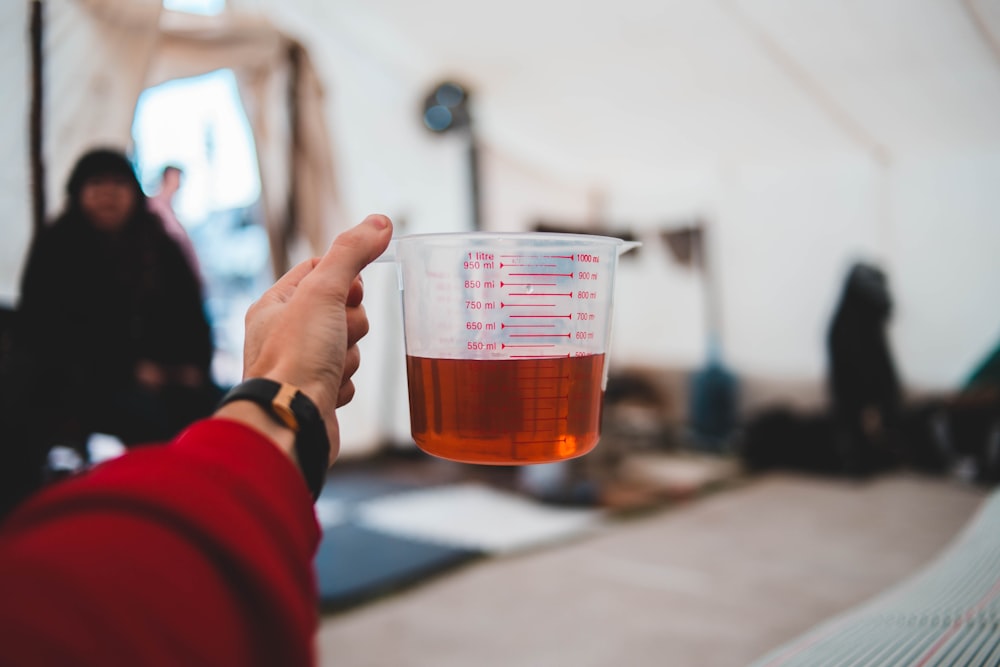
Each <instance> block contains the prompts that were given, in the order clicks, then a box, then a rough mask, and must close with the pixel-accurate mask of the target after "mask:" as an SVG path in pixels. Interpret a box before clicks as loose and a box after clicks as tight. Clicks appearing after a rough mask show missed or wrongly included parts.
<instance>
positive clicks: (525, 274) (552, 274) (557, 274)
mask: <svg viewBox="0 0 1000 667" xmlns="http://www.w3.org/2000/svg"><path fill="white" fill-rule="evenodd" d="M510 275H512V276H521V277H522V278H527V277H530V276H550V277H551V276H555V277H559V276H562V277H563V278H572V277H573V274H572V273H511V274H510Z"/></svg>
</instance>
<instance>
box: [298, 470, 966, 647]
mask: <svg viewBox="0 0 1000 667" xmlns="http://www.w3.org/2000/svg"><path fill="white" fill-rule="evenodd" d="M984 495H985V492H984V491H983V490H982V489H976V488H970V487H965V486H960V485H958V484H957V483H954V482H951V481H947V480H940V479H926V478H921V477H917V476H911V475H893V476H887V477H883V478H880V479H876V480H873V481H870V482H864V483H852V482H845V481H835V480H826V479H817V478H808V477H799V476H791V475H772V476H766V477H761V478H757V479H755V480H753V481H750V482H748V483H746V484H744V485H741V486H739V487H737V488H730V489H728V490H725V491H721V492H718V493H715V494H712V495H709V496H707V497H703V498H701V499H698V500H693V501H690V502H688V503H687V504H684V505H673V506H672V507H669V508H665V509H663V510H662V511H658V512H655V513H650V514H646V515H644V516H642V517H638V518H631V519H624V520H619V521H615V522H614V523H612V524H611V525H610V526H609V527H608V528H607V529H606V530H604V531H602V532H600V533H598V534H597V535H592V536H590V537H588V538H586V539H584V540H581V541H578V542H574V543H570V544H563V545H560V546H557V547H552V548H548V549H545V550H541V551H537V552H534V553H529V554H521V555H518V556H512V557H507V558H493V559H488V560H483V561H478V562H475V563H473V564H472V565H469V566H467V567H465V568H463V569H461V570H458V571H455V572H453V573H451V574H449V575H446V576H443V577H441V578H438V579H435V580H433V581H431V582H429V583H427V584H424V585H421V586H419V587H416V588H413V589H411V590H408V591H405V592H402V593H399V594H397V595H394V596H391V597H387V598H384V599H381V600H378V601H375V602H373V603H371V604H369V605H366V606H364V607H361V608H359V609H355V610H352V611H350V612H345V613H343V614H340V615H334V616H329V617H325V618H324V619H323V621H322V624H321V629H320V634H319V638H318V642H319V652H320V657H321V664H323V665H337V666H338V667H424V666H426V667H432V666H433V667H472V666H476V667H492V666H497V667H499V666H503V667H509V666H513V665H516V666H518V667H549V666H552V667H563V666H565V667H570V666H572V667H609V666H615V667H618V666H621V667H644V666H646V665H649V666H654V665H655V666H657V667H662V666H680V667H731V666H739V665H745V664H747V663H748V662H750V661H752V660H753V659H755V658H757V657H760V656H761V655H762V654H764V653H766V652H767V651H768V650H769V649H771V648H773V647H774V646H776V645H778V644H780V643H782V642H784V641H786V640H788V639H790V638H792V637H794V636H796V635H797V634H799V633H800V632H802V631H804V630H806V629H807V628H809V627H811V626H813V625H814V624H816V623H817V622H819V621H821V620H823V619H825V618H827V617H828V616H830V615H831V614H833V613H835V612H837V611H839V610H842V609H845V608H847V607H850V606H851V605H854V604H856V603H858V602H861V601H863V600H865V599H867V598H869V597H871V596H872V595H874V594H876V593H879V592H880V591H882V590H884V589H885V588H886V587H888V586H890V585H892V584H893V583H895V582H897V581H899V580H901V579H902V578H904V577H906V576H907V575H908V574H911V573H913V572H914V571H915V570H917V569H919V568H920V567H921V566H922V565H924V564H926V563H928V562H929V561H930V560H931V559H932V558H933V557H934V556H935V554H936V553H938V551H939V550H941V548H942V547H944V546H945V545H946V544H947V543H948V541H949V540H950V539H951V538H952V537H953V536H954V535H955V534H956V533H957V532H958V531H959V530H960V529H961V527H962V526H963V525H964V523H965V522H966V521H967V520H968V519H969V518H970V517H971V515H972V514H973V513H974V511H975V509H976V507H977V506H978V504H979V502H980V501H981V499H982V498H983V497H984Z"/></svg>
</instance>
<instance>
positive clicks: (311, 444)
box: [219, 378, 330, 501]
mask: <svg viewBox="0 0 1000 667" xmlns="http://www.w3.org/2000/svg"><path fill="white" fill-rule="evenodd" d="M233 401H251V402H253V403H256V404H257V405H259V406H261V407H262V408H263V409H264V411H265V412H267V414H269V415H270V416H271V418H272V419H274V420H275V421H276V422H277V423H279V424H281V425H282V426H285V427H287V428H289V429H290V430H291V431H293V432H294V433H295V458H296V460H297V461H298V464H299V470H301V471H302V476H303V477H305V480H306V485H307V486H308V487H309V492H310V493H311V494H312V497H313V500H314V501H315V500H316V499H317V498H319V494H320V492H321V491H322V490H323V483H324V482H325V481H326V472H327V468H328V467H329V465H330V440H329V438H328V437H327V435H326V424H325V423H324V422H323V418H322V416H321V415H320V413H319V410H318V409H317V408H316V404H315V403H313V402H312V401H311V400H310V399H309V397H308V396H306V395H305V394H303V393H302V392H301V391H300V390H299V389H298V388H297V387H296V386H295V385H291V384H288V383H282V382H276V381H274V380H268V379H266V378H252V379H249V380H245V381H243V382H241V383H240V384H238V385H236V386H235V387H233V388H232V389H230V390H229V391H228V392H226V395H225V396H223V397H222V400H221V401H220V402H219V407H222V406H223V405H226V404H227V403H232V402H233Z"/></svg>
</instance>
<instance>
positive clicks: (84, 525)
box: [0, 419, 320, 667]
mask: <svg viewBox="0 0 1000 667" xmlns="http://www.w3.org/2000/svg"><path fill="white" fill-rule="evenodd" d="M319 535H320V533H319V526H318V525H317V523H316V518H315V514H314V513H313V508H312V499H311V497H310V495H309V492H308V490H307V489H306V486H305V483H304V481H303V479H302V475H301V474H300V473H299V472H298V470H296V468H295V467H294V464H293V463H292V462H291V461H290V459H289V458H288V457H287V456H285V455H284V454H283V453H282V452H280V451H279V450H278V449H277V448H276V447H275V446H274V444H272V443H271V442H270V441H268V440H267V439H266V438H264V437H263V436H262V435H260V434H259V433H258V432H256V431H254V430H253V429H250V428H248V427H246V426H244V425H242V424H239V423H237V422H234V421H228V420H224V419H209V420H205V421H202V422H199V423H197V424H195V425H194V426H192V427H191V428H189V429H188V430H187V431H185V432H184V433H183V434H182V435H180V436H179V437H178V438H177V439H176V440H175V441H174V442H173V443H171V444H169V445H165V446H154V447H147V448H142V449H138V450H135V451H133V452H131V453H129V454H128V455H126V456H124V457H121V458H119V459H116V460H113V461H109V462H107V463H105V464H103V465H100V466H97V467H96V468H95V469H94V470H92V471H91V472H89V473H87V474H85V475H81V476H80V477H78V478H75V479H72V480H68V481H65V482H62V483H60V484H57V485H55V486H54V487H52V488H51V489H49V490H48V491H46V492H44V493H42V494H39V496H37V497H36V498H34V499H32V500H31V501H29V502H28V503H26V505H25V506H24V507H22V508H21V509H19V510H18V511H17V512H15V513H14V515H12V516H11V517H10V519H9V520H8V521H7V523H6V524H5V525H4V527H3V530H2V531H0V664H2V665H4V666H6V667H21V666H29V665H30V666H31V667H40V666H46V665H59V666H63V665H76V666H88V665H95V666H96V665H101V666H102V667H108V666H109V665H129V666H130V667H131V666H136V665H143V666H154V665H164V666H167V665H170V666H171V667H174V666H177V665H185V666H202V665H204V666H206V667H207V666H209V665H211V666H212V667H219V666H221V665H239V666H240V667H244V666H247V665H262V666H263V665H267V666H269V667H270V666H273V665H282V666H284V665H310V664H312V663H313V661H314V645H313V635H314V632H315V629H316V624H317V598H316V586H315V578H314V573H313V570H312V558H313V556H314V555H315V552H316V548H317V546H318V543H319Z"/></svg>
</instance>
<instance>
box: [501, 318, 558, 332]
mask: <svg viewBox="0 0 1000 667" xmlns="http://www.w3.org/2000/svg"><path fill="white" fill-rule="evenodd" d="M513 317H517V316H516V315H514V316H513ZM555 326H556V325H554V324H504V323H503V322H501V323H500V328H501V329H554V328H555Z"/></svg>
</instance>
